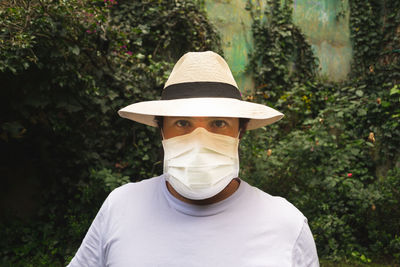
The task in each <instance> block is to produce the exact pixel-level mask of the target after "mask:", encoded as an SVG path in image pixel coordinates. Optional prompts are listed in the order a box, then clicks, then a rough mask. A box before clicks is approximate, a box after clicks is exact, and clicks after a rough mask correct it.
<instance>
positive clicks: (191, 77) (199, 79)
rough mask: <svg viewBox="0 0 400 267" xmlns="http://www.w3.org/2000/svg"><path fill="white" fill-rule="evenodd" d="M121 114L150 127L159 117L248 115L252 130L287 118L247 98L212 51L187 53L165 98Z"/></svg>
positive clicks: (130, 107) (128, 107) (171, 76)
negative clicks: (245, 99) (243, 98)
mask: <svg viewBox="0 0 400 267" xmlns="http://www.w3.org/2000/svg"><path fill="white" fill-rule="evenodd" d="M118 114H119V115H120V116H121V117H123V118H127V119H130V120H134V121H137V122H140V123H143V124H147V125H150V126H157V123H156V121H155V120H154V117H155V116H179V117H233V118H248V119H250V121H249V123H248V125H247V129H248V130H252V129H256V128H259V127H262V126H265V125H268V124H271V123H274V122H276V121H278V120H280V119H281V118H282V117H283V114H282V113H280V112H279V111H277V110H275V109H273V108H270V107H267V106H264V105H260V104H256V103H251V102H246V101H243V100H242V97H241V93H240V91H239V89H238V87H237V84H236V82H235V79H234V78H233V76H232V73H231V71H230V69H229V66H228V64H227V63H226V62H225V60H224V59H223V58H222V57H221V56H219V55H218V54H216V53H214V52H211V51H207V52H189V53H186V54H185V55H183V56H182V57H181V58H180V59H179V60H178V62H177V63H176V64H175V66H174V68H173V70H172V72H171V74H170V76H169V78H168V80H167V82H166V83H165V86H164V90H163V92H162V95H161V100H154V101H144V102H139V103H135V104H132V105H129V106H127V107H124V108H122V109H121V110H119V111H118Z"/></svg>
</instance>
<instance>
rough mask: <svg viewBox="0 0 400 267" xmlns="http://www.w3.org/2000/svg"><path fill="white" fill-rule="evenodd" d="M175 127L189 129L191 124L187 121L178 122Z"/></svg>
mask: <svg viewBox="0 0 400 267" xmlns="http://www.w3.org/2000/svg"><path fill="white" fill-rule="evenodd" d="M175 125H176V126H178V127H189V126H190V123H189V121H187V120H178V121H176V122H175Z"/></svg>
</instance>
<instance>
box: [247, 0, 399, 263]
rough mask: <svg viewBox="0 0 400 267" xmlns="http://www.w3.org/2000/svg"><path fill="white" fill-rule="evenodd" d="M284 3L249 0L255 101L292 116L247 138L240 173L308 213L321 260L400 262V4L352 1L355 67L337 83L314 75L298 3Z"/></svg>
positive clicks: (249, 97) (252, 95)
mask: <svg viewBox="0 0 400 267" xmlns="http://www.w3.org/2000/svg"><path fill="white" fill-rule="evenodd" d="M281 2H282V1H280V0H268V1H266V6H267V8H266V9H265V12H264V14H262V13H261V10H260V9H259V8H257V7H258V6H256V5H254V4H253V1H249V2H248V3H249V4H248V8H249V10H250V12H251V14H252V17H253V28H252V30H253V37H254V41H255V44H254V51H252V52H251V54H250V57H251V61H250V65H249V70H250V72H251V73H253V75H254V79H255V81H256V90H255V92H251V93H250V94H248V96H247V98H248V99H249V100H250V101H256V102H259V103H264V104H268V105H272V106H274V107H275V108H277V109H278V110H281V111H282V112H283V113H284V114H285V115H286V116H285V118H284V119H283V120H282V121H281V122H280V123H278V124H277V125H272V126H269V127H268V128H265V129H261V130H258V131H253V132H252V133H250V134H248V135H247V136H246V137H245V139H244V140H243V142H242V154H243V155H242V158H243V159H244V161H245V162H244V164H242V166H244V168H243V169H242V176H243V177H245V178H246V179H247V180H249V181H250V182H251V183H253V184H255V185H258V186H259V187H260V188H262V189H263V190H265V191H266V192H269V193H271V194H274V195H281V196H284V197H286V198H287V199H289V200H290V201H291V202H292V203H294V204H295V205H296V206H297V207H298V208H299V209H300V210H301V211H303V213H304V214H305V215H306V216H307V217H308V219H309V224H310V226H311V229H312V231H313V234H314V237H315V240H316V243H317V248H318V252H319V255H320V257H322V258H326V259H331V260H340V259H343V258H346V259H348V260H355V261H359V262H364V263H368V262H370V261H371V259H379V258H391V259H392V260H394V261H396V260H397V261H399V260H400V254H399V250H398V248H399V233H400V222H399V220H398V218H400V210H399V208H398V207H399V206H400V194H399V190H398V188H399V183H400V169H399V167H400V161H399V155H400V154H399V151H398V148H399V145H400V127H399V126H400V125H399V118H400V91H399V89H400V86H399V81H400V71H399V67H400V60H399V59H400V58H399V53H398V52H399V51H397V48H398V47H400V46H399V44H400V43H399V40H400V39H399V38H400V30H399V29H400V3H399V1H389V0H386V1H354V0H349V6H350V27H351V29H350V30H351V38H352V41H353V51H354V61H353V68H352V72H351V74H350V75H349V78H348V80H347V81H345V82H341V83H332V82H328V81H325V80H324V78H323V77H318V75H316V73H315V68H316V61H315V59H314V57H313V55H312V49H311V47H310V45H309V44H308V43H307V41H306V38H305V37H304V36H303V35H302V33H301V31H300V30H299V29H298V28H297V27H296V26H295V25H293V22H292V19H291V14H292V7H291V6H292V3H291V1H284V3H283V4H282V3H281ZM339 19H340V18H339ZM299 55H301V56H299ZM263 147H264V148H265V147H267V149H262V148H263ZM242 163H243V161H242Z"/></svg>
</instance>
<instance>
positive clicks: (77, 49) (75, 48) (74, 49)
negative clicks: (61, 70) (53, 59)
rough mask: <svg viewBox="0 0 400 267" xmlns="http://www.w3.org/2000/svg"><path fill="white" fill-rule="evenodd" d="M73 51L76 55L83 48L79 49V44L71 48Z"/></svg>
mask: <svg viewBox="0 0 400 267" xmlns="http://www.w3.org/2000/svg"><path fill="white" fill-rule="evenodd" d="M71 52H72V53H73V54H74V55H77V56H78V55H79V53H80V52H81V50H80V49H79V47H78V46H76V45H75V46H74V47H72V48H71Z"/></svg>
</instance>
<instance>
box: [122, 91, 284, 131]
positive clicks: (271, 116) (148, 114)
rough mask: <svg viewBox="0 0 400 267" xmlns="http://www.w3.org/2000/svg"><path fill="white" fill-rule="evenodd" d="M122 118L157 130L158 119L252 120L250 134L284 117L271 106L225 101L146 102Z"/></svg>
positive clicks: (124, 110)
mask: <svg viewBox="0 0 400 267" xmlns="http://www.w3.org/2000/svg"><path fill="white" fill-rule="evenodd" d="M118 114H119V115H120V116H121V117H123V118H127V119H130V120H133V121H137V122H140V123H143V124H146V125H149V126H154V127H157V122H156V121H155V120H154V117H155V116H169V117H230V118H248V119H250V121H249V123H248V125H247V130H253V129H256V128H260V127H263V126H266V125H269V124H272V123H274V122H276V121H278V120H280V119H281V118H282V117H283V116H284V115H283V114H282V113H280V112H279V111H277V110H275V109H273V108H270V107H268V106H264V105H261V104H257V103H251V102H247V101H243V100H238V99H233V98H222V97H219V98H210V97H204V98H186V99H173V100H154V101H144V102H139V103H135V104H132V105H129V106H126V107H124V108H122V109H120V110H119V111H118Z"/></svg>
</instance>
